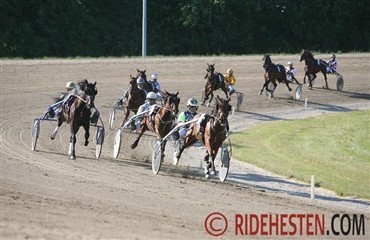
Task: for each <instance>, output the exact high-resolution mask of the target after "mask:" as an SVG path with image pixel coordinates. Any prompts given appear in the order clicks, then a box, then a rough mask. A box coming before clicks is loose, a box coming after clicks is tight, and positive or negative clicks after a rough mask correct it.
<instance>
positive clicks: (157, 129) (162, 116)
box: [131, 91, 180, 153]
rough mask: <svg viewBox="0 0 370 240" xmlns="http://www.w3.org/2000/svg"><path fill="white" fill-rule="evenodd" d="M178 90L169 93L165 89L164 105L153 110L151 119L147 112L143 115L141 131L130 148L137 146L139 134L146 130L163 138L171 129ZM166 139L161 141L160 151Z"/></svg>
mask: <svg viewBox="0 0 370 240" xmlns="http://www.w3.org/2000/svg"><path fill="white" fill-rule="evenodd" d="M178 94H179V92H177V93H176V94H173V93H169V92H167V91H165V96H164V106H163V107H159V106H157V107H158V109H157V110H156V111H155V114H154V116H153V121H152V122H151V121H150V120H149V118H150V116H149V114H147V115H145V117H144V118H143V120H142V122H141V125H142V128H141V132H140V134H139V136H138V137H137V138H136V140H135V142H134V143H133V144H132V145H131V148H132V149H134V148H136V147H137V144H138V143H139V141H140V138H141V136H142V135H143V134H144V133H145V132H146V131H147V130H150V131H151V132H153V133H155V134H156V135H157V138H158V139H162V138H164V137H165V136H166V135H167V134H168V133H169V132H170V131H171V129H172V127H173V123H174V121H175V116H176V115H177V113H178V112H179V103H180V98H178ZM166 142H167V140H164V141H163V144H162V153H164V151H165V146H166Z"/></svg>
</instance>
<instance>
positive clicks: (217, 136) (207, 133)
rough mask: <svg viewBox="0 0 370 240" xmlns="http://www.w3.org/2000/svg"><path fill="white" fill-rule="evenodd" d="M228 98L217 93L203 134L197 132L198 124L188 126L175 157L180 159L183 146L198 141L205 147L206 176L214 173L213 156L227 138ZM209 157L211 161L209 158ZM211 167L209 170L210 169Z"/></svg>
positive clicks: (185, 146)
mask: <svg viewBox="0 0 370 240" xmlns="http://www.w3.org/2000/svg"><path fill="white" fill-rule="evenodd" d="M229 102H230V98H228V99H226V100H225V99H222V98H220V97H219V96H218V95H217V98H216V110H215V112H214V113H213V115H207V116H205V117H206V124H205V128H204V135H200V134H198V133H199V128H200V126H199V124H198V123H197V122H196V123H192V124H191V125H190V126H189V131H188V133H187V134H186V137H185V140H184V144H183V145H182V147H181V148H180V151H179V152H178V154H177V156H176V158H177V159H180V157H181V154H182V152H183V151H184V149H185V148H187V147H189V146H191V145H193V144H194V143H195V142H197V141H199V142H202V143H203V144H204V146H205V147H206V155H205V157H204V173H205V175H206V177H207V178H208V177H209V174H211V175H215V174H216V172H215V163H214V161H215V158H216V155H217V153H218V150H219V148H220V147H221V145H222V143H223V142H224V141H225V139H226V138H227V132H228V120H227V117H228V116H229V112H230V111H231V105H230V104H229ZM201 116H202V115H201V114H197V115H196V116H195V117H194V120H196V119H197V118H198V119H199V118H200V117H201ZM209 157H211V161H210V160H209ZM210 168H211V171H210Z"/></svg>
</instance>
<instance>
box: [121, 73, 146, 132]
mask: <svg viewBox="0 0 370 240" xmlns="http://www.w3.org/2000/svg"><path fill="white" fill-rule="evenodd" d="M136 80H137V78H136V77H133V76H131V75H130V87H129V90H128V97H127V101H125V107H126V111H125V115H124V117H123V121H122V124H121V126H123V125H125V123H126V121H127V119H128V117H129V116H130V111H133V112H134V113H135V114H136V113H137V111H138V110H139V107H140V106H141V105H142V104H144V102H145V99H146V93H145V91H144V90H142V89H140V88H138V86H137V82H136ZM133 124H134V123H133Z"/></svg>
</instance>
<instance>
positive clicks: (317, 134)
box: [231, 111, 370, 199]
mask: <svg viewBox="0 0 370 240" xmlns="http://www.w3.org/2000/svg"><path fill="white" fill-rule="evenodd" d="M369 128H370V111H354V112H347V113H338V114H331V115H324V116H320V117H314V118H308V119H303V120H294V121H288V120H287V121H276V122H272V123H267V124H263V125H259V126H257V127H255V128H252V129H247V130H245V131H243V132H239V133H235V134H233V135H231V141H232V144H233V157H234V158H236V159H239V160H241V161H245V162H248V163H252V164H254V165H256V166H259V167H261V168H264V169H267V170H269V171H271V172H274V173H277V174H279V175H283V176H287V177H291V178H294V179H298V180H301V181H304V182H307V183H309V182H310V179H311V175H315V179H316V182H317V186H320V187H322V188H326V189H330V190H333V191H334V192H336V193H337V194H338V195H341V196H358V197H362V198H367V199H370V190H369V189H370V130H369Z"/></svg>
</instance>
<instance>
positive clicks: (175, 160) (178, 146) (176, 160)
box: [173, 140, 181, 165]
mask: <svg viewBox="0 0 370 240" xmlns="http://www.w3.org/2000/svg"><path fill="white" fill-rule="evenodd" d="M180 149H181V140H176V141H175V151H174V153H173V165H177V164H179V160H180V159H179V158H177V154H178V153H179V152H180Z"/></svg>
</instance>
